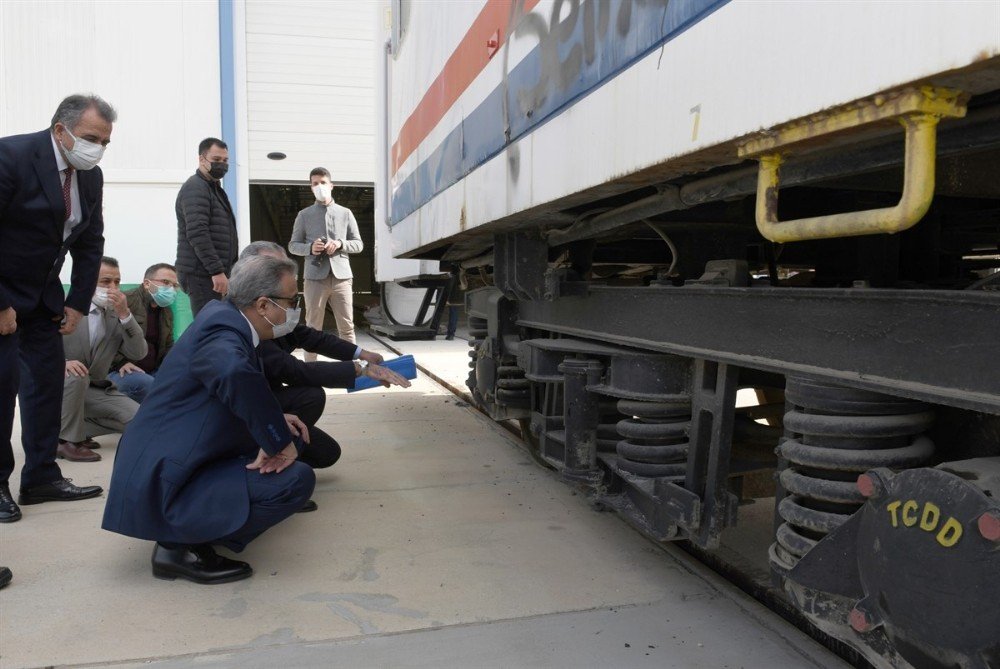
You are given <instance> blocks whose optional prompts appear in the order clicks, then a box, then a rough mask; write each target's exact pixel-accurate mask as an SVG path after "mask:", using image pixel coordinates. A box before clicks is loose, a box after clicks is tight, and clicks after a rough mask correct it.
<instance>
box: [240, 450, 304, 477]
mask: <svg viewBox="0 0 1000 669" xmlns="http://www.w3.org/2000/svg"><path fill="white" fill-rule="evenodd" d="M297 457H299V452H298V450H296V448H295V444H288V446H285V447H284V448H283V449H281V452H280V453H275V454H274V455H268V454H267V453H265V452H264V449H261V450H260V451H259V452H258V453H257V459H256V460H254V461H253V462H251V463H250V464H248V465H247V469H257V470H259V471H260V473H261V474H280V473H281V472H283V471H285V469H287V468H288V466H289V465H291V464H292V463H293V462H295V458H297Z"/></svg>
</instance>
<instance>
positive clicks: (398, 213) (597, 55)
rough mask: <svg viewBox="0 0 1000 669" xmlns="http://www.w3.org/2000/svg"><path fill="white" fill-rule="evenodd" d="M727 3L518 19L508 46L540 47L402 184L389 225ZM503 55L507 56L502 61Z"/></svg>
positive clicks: (627, 4)
mask: <svg viewBox="0 0 1000 669" xmlns="http://www.w3.org/2000/svg"><path fill="white" fill-rule="evenodd" d="M728 2H729V0H584V1H583V2H580V3H579V4H577V3H576V2H574V1H572V0H556V3H555V5H554V6H553V10H552V14H553V15H554V16H555V17H559V16H560V14H561V13H564V10H565V13H566V15H565V16H563V18H562V21H561V22H557V21H556V20H554V17H553V16H549V17H544V16H542V15H541V14H540V13H538V12H532V13H530V14H528V15H526V16H524V17H520V18H518V19H515V20H514V21H512V23H511V25H517V30H516V32H515V33H514V34H513V35H512V36H511V38H510V41H511V42H513V41H515V40H521V39H532V40H535V41H536V42H537V45H536V46H535V47H534V48H533V49H532V50H531V52H530V53H529V54H528V55H527V56H526V57H525V58H524V60H522V61H521V62H519V63H518V64H517V65H516V66H515V67H514V68H513V69H512V70H511V71H510V73H509V75H508V76H507V81H506V85H503V84H501V85H500V86H498V87H497V88H495V89H494V90H493V91H491V92H490V94H489V95H488V96H487V97H486V99H485V100H484V101H483V102H482V103H481V104H480V105H479V106H478V107H476V108H475V109H474V110H472V111H471V112H470V113H468V114H466V115H465V118H464V119H463V121H462V123H461V124H460V125H458V126H456V127H455V128H453V129H452V131H451V132H450V133H448V136H447V137H446V138H445V139H444V141H443V142H442V143H441V145H440V146H438V147H437V148H436V149H435V150H434V151H433V152H432V153H431V155H430V156H428V157H427V158H426V159H425V160H424V161H423V162H422V163H420V164H419V165H418V166H417V167H416V169H415V170H414V171H413V172H412V173H411V174H410V175H409V176H408V177H407V178H406V179H405V180H404V181H403V182H402V183H401V184H399V186H398V187H397V188H396V190H395V192H394V193H393V196H392V212H391V222H390V225H392V224H395V223H397V222H399V221H401V220H403V219H404V218H406V217H407V216H409V215H410V214H412V213H413V212H414V211H416V210H417V209H419V208H420V207H421V206H423V205H424V204H426V203H427V202H429V201H430V200H431V198H433V197H434V196H435V195H437V194H438V193H440V192H442V191H443V190H445V189H446V188H448V187H449V186H451V185H452V184H455V183H457V182H458V181H459V180H460V179H462V178H463V177H464V176H466V175H467V174H469V173H470V172H472V171H473V170H474V169H476V168H477V167H479V166H480V165H482V164H483V163H484V162H486V161H487V160H489V159H490V158H492V157H494V156H496V155H497V154H498V153H500V152H501V151H503V150H504V149H505V148H506V147H507V145H508V144H510V143H511V142H514V141H516V140H517V139H519V138H520V137H522V136H524V135H525V134H527V133H529V132H531V131H532V130H534V129H535V128H537V127H539V126H540V125H542V124H543V123H545V122H547V121H548V120H550V119H552V118H555V117H556V116H557V115H558V114H559V113H560V112H561V111H563V110H564V109H566V108H567V107H569V106H570V105H571V104H572V103H573V102H574V101H575V100H577V99H578V98H581V97H583V96H585V95H587V94H589V93H590V92H591V91H594V90H596V89H597V88H598V87H600V86H601V84H603V83H604V82H606V81H609V80H610V79H611V78H613V77H614V76H615V75H616V74H618V73H619V72H621V71H622V70H625V69H626V68H628V67H629V66H630V65H632V64H633V63H635V62H636V61H638V60H639V59H641V58H643V57H644V56H646V55H647V54H649V53H650V52H651V51H653V50H654V49H656V48H658V47H660V46H661V45H663V44H665V43H666V42H668V41H670V40H671V39H673V38H674V37H676V36H678V35H680V34H681V33H682V32H684V31H685V30H687V29H688V28H690V27H691V26H693V25H695V24H696V23H698V22H699V21H701V20H702V19H703V18H705V17H706V16H708V15H709V14H711V13H712V12H714V11H715V10H717V9H718V8H720V7H722V6H723V5H725V4H727V3H728ZM564 5H565V7H563V6H564ZM574 7H575V9H574ZM554 23H558V24H557V25H556V26H555V27H554V28H553V24H554ZM505 56H506V50H504V51H503V52H501V53H499V54H497V56H496V57H497V58H504V57H505ZM635 102H636V104H639V103H640V101H639V100H636V101H635ZM505 119H506V120H505ZM581 141H586V138H581Z"/></svg>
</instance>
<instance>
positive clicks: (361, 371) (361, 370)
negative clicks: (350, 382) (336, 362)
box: [354, 358, 368, 376]
mask: <svg viewBox="0 0 1000 669" xmlns="http://www.w3.org/2000/svg"><path fill="white" fill-rule="evenodd" d="M354 364H355V365H357V366H358V376H364V375H365V370H366V369H368V361H367V360H361V359H360V358H359V359H357V360H355V361H354Z"/></svg>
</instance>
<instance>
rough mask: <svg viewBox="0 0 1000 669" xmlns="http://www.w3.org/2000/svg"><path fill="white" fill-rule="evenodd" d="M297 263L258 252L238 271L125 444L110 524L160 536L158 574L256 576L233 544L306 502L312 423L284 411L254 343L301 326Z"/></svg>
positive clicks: (108, 510) (209, 578)
mask: <svg viewBox="0 0 1000 669" xmlns="http://www.w3.org/2000/svg"><path fill="white" fill-rule="evenodd" d="M295 279H296V266H295V263H293V262H292V261H290V260H287V259H279V258H271V257H264V256H260V257H254V258H247V259H246V260H243V261H241V262H239V263H237V265H236V266H235V267H233V270H232V275H231V277H230V280H229V296H228V299H227V300H226V301H224V302H212V303H210V304H209V305H208V306H206V307H205V308H204V309H203V310H202V311H201V312H200V313H199V314H198V317H197V318H196V319H195V321H194V323H193V324H192V325H191V327H190V328H189V329H188V330H187V332H185V333H184V336H183V337H181V338H180V340H179V341H178V342H177V343H176V344H175V345H174V348H173V350H172V351H171V352H170V354H169V355H168V356H167V357H166V359H164V361H163V364H162V365H161V366H160V371H159V372H158V373H157V375H156V380H155V381H154V383H153V388H152V390H151V392H150V394H149V396H148V397H147V398H146V400H145V401H144V402H143V403H142V405H141V406H140V408H139V412H138V413H137V414H136V416H135V418H134V419H133V420H132V423H131V424H130V425H129V427H128V429H127V430H126V432H125V435H124V436H123V437H122V440H121V442H120V444H119V446H118V453H117V456H116V458H115V465H114V471H113V472H112V475H111V485H110V489H109V490H108V501H107V505H106V506H105V510H104V523H103V527H104V529H106V530H110V531H112V532H118V533H119V534H124V535H127V536H131V537H136V538H139V539H148V540H151V541H155V542H157V543H156V546H155V548H154V549H153V559H152V563H153V575H154V576H156V577H158V578H165V579H171V580H172V579H175V578H178V577H180V578H186V579H188V580H191V581H194V582H196V583H228V582H231V581H237V580H240V579H243V578H247V577H249V576H250V575H251V574H252V573H253V570H252V569H251V568H250V565H248V564H247V563H245V562H240V561H238V560H231V559H229V558H226V557H223V556H221V555H218V554H217V553H216V552H215V550H214V549H213V548H212V544H215V545H220V546H224V547H226V548H229V549H231V550H233V551H236V552H239V551H242V550H243V549H244V548H245V547H246V545H247V544H248V543H249V542H250V541H252V540H253V539H254V538H256V537H257V536H258V535H260V534H261V533H262V532H264V531H265V530H266V529H268V528H269V527H272V526H273V525H276V524H278V523H279V522H281V521H282V520H284V519H285V518H287V517H288V516H290V515H292V514H293V513H295V512H296V511H298V510H299V509H301V508H302V505H303V504H304V503H305V502H306V500H308V499H309V497H310V495H311V494H312V491H313V487H314V486H315V483H316V479H315V476H314V475H313V471H312V468H311V467H309V466H308V465H306V464H303V463H301V462H296V458H297V457H298V454H299V448H301V446H302V442H303V441H308V438H309V437H308V435H309V432H308V430H307V428H306V426H305V425H304V424H303V423H302V422H301V421H300V420H299V419H298V418H297V417H295V416H292V415H289V414H282V412H281V407H280V406H279V405H278V401H277V400H276V399H275V397H274V394H273V393H272V392H271V389H270V387H269V386H268V382H267V379H266V378H265V377H264V374H263V372H262V371H261V367H260V362H259V360H258V358H257V350H256V347H257V345H258V344H259V343H260V341H261V340H264V339H272V338H274V337H279V336H281V335H282V334H283V333H285V332H286V331H288V330H290V329H291V328H294V327H295V325H297V324H298V313H299V311H298V309H297V307H298V291H297V286H296V280H295Z"/></svg>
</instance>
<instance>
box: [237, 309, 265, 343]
mask: <svg viewBox="0 0 1000 669" xmlns="http://www.w3.org/2000/svg"><path fill="white" fill-rule="evenodd" d="M237 311H239V312H240V316H242V317H243V320H245V321H246V322H247V325H249V326H250V336H251V337H252V338H253V347H254V348H257V345H258V344H260V335H259V334H257V328H255V327H254V326H253V323H251V322H250V319H249V318H247V315H246V314H245V313H243V311H242V310H240V309H237Z"/></svg>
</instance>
